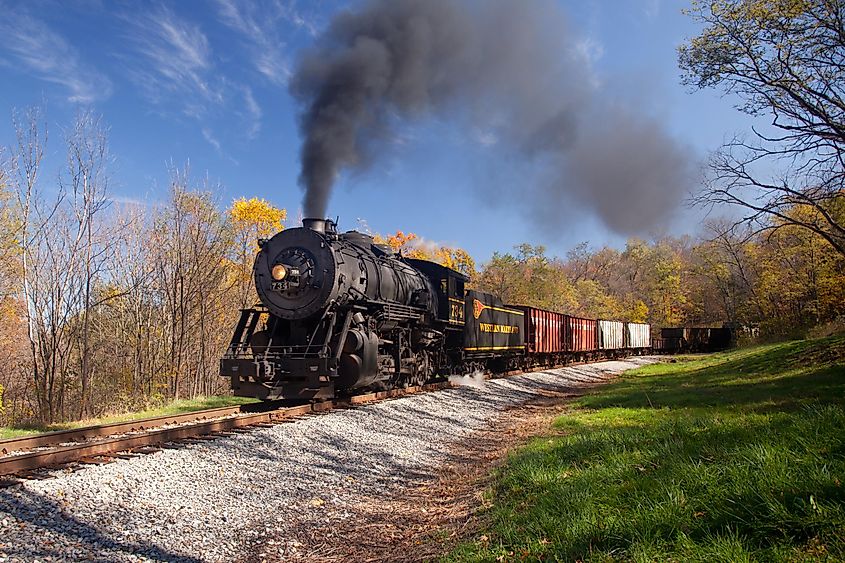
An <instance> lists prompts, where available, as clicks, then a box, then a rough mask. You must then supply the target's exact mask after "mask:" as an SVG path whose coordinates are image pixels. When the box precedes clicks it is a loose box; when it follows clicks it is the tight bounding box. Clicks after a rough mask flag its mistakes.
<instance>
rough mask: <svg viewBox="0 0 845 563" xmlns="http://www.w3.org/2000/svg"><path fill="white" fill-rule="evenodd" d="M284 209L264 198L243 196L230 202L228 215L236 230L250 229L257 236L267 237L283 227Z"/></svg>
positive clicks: (285, 211)
mask: <svg viewBox="0 0 845 563" xmlns="http://www.w3.org/2000/svg"><path fill="white" fill-rule="evenodd" d="M287 215H288V212H287V210H286V209H280V208H278V207H276V206H274V205H273V204H272V203H270V202H268V201H267V200H264V199H259V198H257V197H253V198H250V199H246V198H244V197H242V198H239V199H236V200H235V201H233V202H232V207H231V208H230V209H229V216H230V217H231V219H232V223H233V224H234V226H235V228H236V229H237V230H251V231H254V233H255V234H256V235H257V236H259V237H267V236H270V235H272V234H274V233H276V232H278V231H281V230H282V229H284V228H285V226H284V220H285V219H286V218H287Z"/></svg>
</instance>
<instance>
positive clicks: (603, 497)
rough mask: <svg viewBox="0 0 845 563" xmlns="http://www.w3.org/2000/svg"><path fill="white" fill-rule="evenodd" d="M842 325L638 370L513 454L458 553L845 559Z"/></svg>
mask: <svg viewBox="0 0 845 563" xmlns="http://www.w3.org/2000/svg"><path fill="white" fill-rule="evenodd" d="M843 481H845V337H842V336H840V337H833V338H826V339H820V340H810V341H798V342H790V343H786V344H776V345H768V346H761V347H755V348H749V349H743V350H737V351H731V352H727V353H721V354H714V355H711V356H706V357H680V358H678V359H677V362H676V363H664V364H659V365H653V366H648V367H645V368H641V369H638V370H635V371H632V372H628V373H627V374H625V376H623V377H622V378H621V379H620V380H619V381H618V382H616V383H614V384H611V385H608V386H605V387H603V388H600V389H599V390H597V391H596V392H595V393H594V394H592V395H589V396H587V397H585V398H583V399H581V400H579V401H577V402H576V403H575V404H574V405H573V406H572V408H571V409H570V410H569V411H568V412H566V413H565V414H563V416H561V417H559V418H558V419H557V420H556V421H555V423H554V428H552V429H550V431H549V435H548V436H546V437H543V438H541V439H536V440H534V441H533V442H532V443H530V444H529V445H527V446H526V447H524V448H522V449H521V450H519V451H517V452H515V453H514V454H512V455H511V457H510V458H509V460H508V462H507V463H506V465H505V467H504V468H503V469H502V470H501V471H499V472H498V473H497V475H496V478H495V485H494V487H493V490H492V491H490V492H489V495H490V502H491V506H490V508H489V509H487V510H486V512H485V514H484V515H483V518H484V522H485V526H486V529H485V530H483V531H481V532H479V533H478V534H477V536H476V537H475V538H472V539H471V540H470V541H468V542H467V543H465V544H464V545H462V546H460V547H459V548H458V549H457V550H456V551H455V552H454V553H453V554H451V555H450V557H449V559H451V560H496V559H500V560H512V559H520V558H525V559H539V558H542V559H551V560H554V559H559V560H564V561H573V560H579V559H580V560H584V561H609V560H637V561H666V560H675V561H696V560H699V561H713V560H720V561H749V560H775V561H796V560H797V561H800V560H817V559H825V558H829V559H831V560H843V559H845V486H843Z"/></svg>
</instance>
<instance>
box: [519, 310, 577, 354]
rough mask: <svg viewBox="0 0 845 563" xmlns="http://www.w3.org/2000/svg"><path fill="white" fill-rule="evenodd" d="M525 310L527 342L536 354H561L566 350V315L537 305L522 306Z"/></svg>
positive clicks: (531, 350)
mask: <svg viewBox="0 0 845 563" xmlns="http://www.w3.org/2000/svg"><path fill="white" fill-rule="evenodd" d="M518 308H519V309H521V310H523V311H525V343H526V344H527V345H528V351H529V352H531V353H534V354H559V353H561V352H564V351H565V350H566V348H565V345H566V342H565V339H564V334H565V326H566V315H563V314H561V313H555V312H554V311H546V310H544V309H537V308H535V307H525V306H520V307H518Z"/></svg>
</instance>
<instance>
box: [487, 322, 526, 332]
mask: <svg viewBox="0 0 845 563" xmlns="http://www.w3.org/2000/svg"><path fill="white" fill-rule="evenodd" d="M478 329H479V330H480V331H481V332H500V333H504V334H516V333H518V332H519V327H518V326H509V325H494V324H490V323H478Z"/></svg>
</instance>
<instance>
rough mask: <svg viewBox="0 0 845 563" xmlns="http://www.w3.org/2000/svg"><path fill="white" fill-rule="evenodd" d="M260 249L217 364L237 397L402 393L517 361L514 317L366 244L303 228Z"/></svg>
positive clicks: (331, 228) (316, 225)
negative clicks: (248, 296)
mask: <svg viewBox="0 0 845 563" xmlns="http://www.w3.org/2000/svg"><path fill="white" fill-rule="evenodd" d="M259 246H260V251H259V253H258V255H257V257H256V259H255V266H254V276H255V287H256V290H257V292H258V297H259V299H260V301H261V305H260V306H256V307H254V308H251V309H244V310H243V311H242V312H241V317H240V320H239V321H238V324H237V327H236V328H235V333H234V336H233V337H232V341H231V344H230V346H229V348H228V350H227V352H226V354H225V356H224V357H223V359H222V360H221V367H220V372H221V375H222V376H224V377H229V378H231V386H232V389H233V391H234V393H235V394H236V395H240V396H248V397H258V398H259V399H263V400H275V399H317V398H329V397H333V396H335V395H337V394H344V393H349V392H352V391H355V390H358V389H390V388H396V387H407V386H412V385H420V384H423V383H424V382H426V381H428V380H430V379H432V378H434V377H435V376H437V375H438V374H447V373H463V372H469V371H473V370H476V369H487V368H491V369H498V370H502V369H507V368H508V366H509V364H513V365H515V363H516V362H517V361H518V360H517V358H518V354H519V353H521V352H523V351H524V343H523V340H522V335H521V331H520V326H521V324H522V319H521V315H523V312H522V311H518V310H516V309H510V308H506V307H504V306H503V305H502V304H501V302H500V301H499V300H498V299H497V298H495V297H494V296H492V295H488V294H484V293H480V292H474V291H465V288H464V284H465V283H466V282H467V281H468V278H467V277H466V276H464V275H463V274H461V273H459V272H456V271H454V270H451V269H449V268H445V267H443V266H441V265H439V264H436V263H433V262H428V261H425V260H412V259H407V258H404V257H402V256H401V255H398V254H396V253H394V252H393V251H392V249H391V248H390V247H388V246H384V245H379V244H376V243H375V242H374V240H373V238H372V237H370V236H368V235H366V234H363V233H360V232H356V231H350V232H346V233H338V232H337V225H336V224H335V223H334V222H333V221H330V220H328V219H326V220H324V219H306V220H304V221H303V226H302V227H300V228H291V229H286V230H284V231H281V232H280V233H278V234H276V235H275V236H274V237H272V238H271V239H268V240H262V241H260V244H259ZM467 311H469V314H467ZM482 313H484V314H483V315H482ZM467 317H469V320H467ZM510 351H512V352H513V354H510V353H509V352H510Z"/></svg>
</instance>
